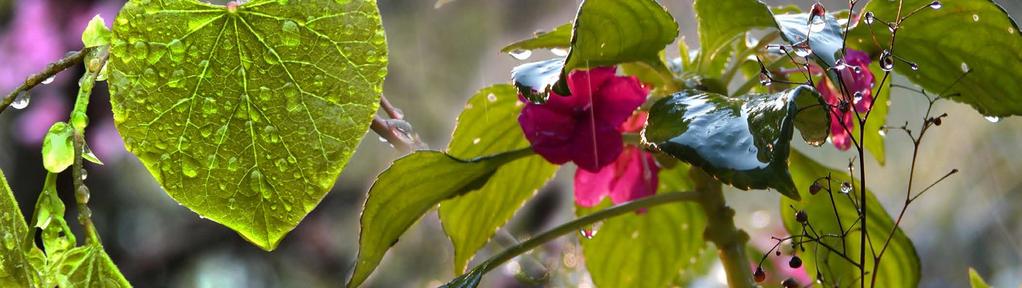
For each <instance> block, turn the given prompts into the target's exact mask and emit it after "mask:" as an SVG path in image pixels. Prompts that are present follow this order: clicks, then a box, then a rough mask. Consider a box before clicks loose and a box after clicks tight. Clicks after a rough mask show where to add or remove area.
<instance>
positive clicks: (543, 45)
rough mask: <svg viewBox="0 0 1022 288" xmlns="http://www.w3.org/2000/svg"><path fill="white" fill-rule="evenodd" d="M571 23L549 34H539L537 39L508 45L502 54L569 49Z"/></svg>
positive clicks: (558, 27)
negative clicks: (519, 51) (520, 51)
mask: <svg viewBox="0 0 1022 288" xmlns="http://www.w3.org/2000/svg"><path fill="white" fill-rule="evenodd" d="M571 26H572V25H571V23H567V24H564V25H561V26H557V28H554V30H550V31H549V32H538V33H536V37H533V38H531V39H525V40H522V41H518V42H515V43H511V45H507V47H504V48H503V49H500V52H504V53H508V52H513V51H518V50H534V49H551V48H567V47H568V46H569V45H571Z"/></svg>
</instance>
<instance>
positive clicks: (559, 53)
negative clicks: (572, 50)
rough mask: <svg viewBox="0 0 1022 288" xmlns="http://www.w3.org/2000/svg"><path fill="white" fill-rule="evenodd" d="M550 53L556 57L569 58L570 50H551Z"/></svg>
mask: <svg viewBox="0 0 1022 288" xmlns="http://www.w3.org/2000/svg"><path fill="white" fill-rule="evenodd" d="M550 53H552V54H554V56H559V57H565V56H568V49H564V48H553V49H550Z"/></svg>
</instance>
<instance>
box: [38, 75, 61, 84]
mask: <svg viewBox="0 0 1022 288" xmlns="http://www.w3.org/2000/svg"><path fill="white" fill-rule="evenodd" d="M56 78H57V75H53V76H50V78H46V80H43V82H41V83H42V84H43V85H46V84H50V83H53V80H54V79H56Z"/></svg>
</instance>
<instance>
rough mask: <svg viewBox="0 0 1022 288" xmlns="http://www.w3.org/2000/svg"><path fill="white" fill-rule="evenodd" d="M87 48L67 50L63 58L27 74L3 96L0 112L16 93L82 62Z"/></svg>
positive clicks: (14, 97)
mask: <svg viewBox="0 0 1022 288" xmlns="http://www.w3.org/2000/svg"><path fill="white" fill-rule="evenodd" d="M89 50H92V49H89V48H85V49H82V50H78V51H72V52H69V53H68V54H67V56H64V58H61V59H60V60H57V61H56V62H53V63H50V64H49V65H46V68H45V69H43V71H42V72H39V73H36V74H32V75H29V76H28V78H26V79H25V82H22V83H21V85H18V87H17V88H14V91H11V92H10V93H7V96H5V97H4V99H3V102H0V113H3V112H4V110H6V109H7V106H11V103H12V102H14V99H16V98H17V97H18V94H21V93H22V92H25V91H28V90H30V89H32V88H33V87H35V86H36V85H39V84H40V83H43V81H46V79H49V78H50V77H53V76H54V75H57V73H60V72H61V71H64V70H67V68H71V66H74V65H75V64H78V63H79V62H82V59H84V58H85V54H88V52H89Z"/></svg>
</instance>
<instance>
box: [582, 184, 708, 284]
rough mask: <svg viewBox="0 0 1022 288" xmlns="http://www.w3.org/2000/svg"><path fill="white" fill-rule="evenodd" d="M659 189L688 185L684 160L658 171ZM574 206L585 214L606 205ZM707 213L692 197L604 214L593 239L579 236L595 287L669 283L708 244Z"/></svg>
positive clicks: (686, 188) (676, 189) (669, 190)
mask: <svg viewBox="0 0 1022 288" xmlns="http://www.w3.org/2000/svg"><path fill="white" fill-rule="evenodd" d="M659 178H660V179H661V181H660V186H659V187H658V189H657V191H658V192H657V193H672V192H682V191H690V190H691V189H692V184H691V183H689V182H690V180H689V177H688V167H687V165H678V166H675V167H674V168H672V169H665V170H661V171H660V177H659ZM610 206H611V205H610V200H609V199H608V200H606V201H604V203H602V204H601V205H599V206H597V207H593V208H583V207H576V211H575V212H576V214H578V215H579V216H582V215H587V214H590V213H592V212H596V211H599V210H601V209H603V208H607V207H610ZM705 227H706V216H705V214H704V213H703V211H702V210H700V208H699V205H698V204H695V203H676V204H667V205H660V206H657V207H653V208H649V209H647V210H646V211H645V212H643V213H629V214H625V215H621V216H617V217H614V218H610V219H607V220H605V221H603V223H602V224H601V225H599V228H598V230H596V231H595V232H596V235H595V236H593V237H592V239H584V238H580V239H579V241H580V242H581V243H582V251H583V254H584V255H585V264H586V269H587V270H588V271H589V272H590V276H591V277H592V279H593V283H595V284H596V286H597V287H669V286H671V284H672V283H673V282H672V281H673V280H674V279H675V278H677V277H678V271H686V270H687V269H689V268H694V267H692V266H693V265H694V264H696V263H692V259H693V258H697V257H699V256H700V254H701V253H702V252H704V251H703V250H705V248H706V241H705V240H703V230H704V229H705Z"/></svg>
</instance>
